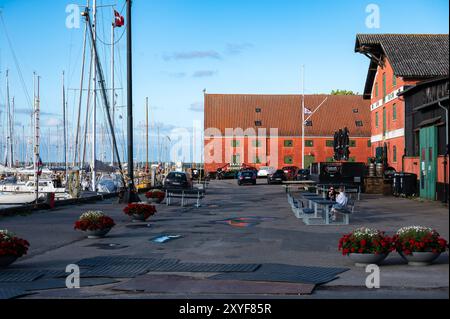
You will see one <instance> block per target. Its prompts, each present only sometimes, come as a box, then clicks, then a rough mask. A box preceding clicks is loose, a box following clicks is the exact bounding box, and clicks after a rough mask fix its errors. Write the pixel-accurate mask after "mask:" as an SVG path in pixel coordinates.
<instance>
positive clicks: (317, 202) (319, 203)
mask: <svg viewBox="0 0 450 319" xmlns="http://www.w3.org/2000/svg"><path fill="white" fill-rule="evenodd" d="M311 202H312V203H313V204H314V215H315V216H316V217H317V215H318V211H319V207H320V208H321V209H322V212H323V213H324V214H325V218H322V219H323V220H324V222H325V225H330V211H331V210H330V207H331V206H333V205H335V204H336V202H335V201H332V200H326V199H311Z"/></svg>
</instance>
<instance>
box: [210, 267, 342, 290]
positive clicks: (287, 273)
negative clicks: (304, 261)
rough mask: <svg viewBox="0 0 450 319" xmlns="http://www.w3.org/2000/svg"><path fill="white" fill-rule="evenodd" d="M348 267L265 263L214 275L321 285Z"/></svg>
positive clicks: (235, 278)
mask: <svg viewBox="0 0 450 319" xmlns="http://www.w3.org/2000/svg"><path fill="white" fill-rule="evenodd" d="M348 270H349V269H346V268H323V267H305V266H291V265H281V264H264V265H262V266H261V267H260V268H259V269H258V270H257V271H256V272H253V273H228V274H219V275H215V276H212V277H211V278H210V279H216V280H248V281H271V282H293V283H305V284H314V285H321V284H325V283H327V282H330V281H333V280H335V279H337V275H339V274H341V273H343V272H346V271H348Z"/></svg>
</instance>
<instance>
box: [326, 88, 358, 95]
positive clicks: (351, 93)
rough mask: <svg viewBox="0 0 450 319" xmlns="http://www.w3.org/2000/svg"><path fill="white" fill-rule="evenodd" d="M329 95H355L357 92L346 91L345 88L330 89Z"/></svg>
mask: <svg viewBox="0 0 450 319" xmlns="http://www.w3.org/2000/svg"><path fill="white" fill-rule="evenodd" d="M331 95H357V93H355V92H353V91H347V90H339V89H338V90H333V91H331Z"/></svg>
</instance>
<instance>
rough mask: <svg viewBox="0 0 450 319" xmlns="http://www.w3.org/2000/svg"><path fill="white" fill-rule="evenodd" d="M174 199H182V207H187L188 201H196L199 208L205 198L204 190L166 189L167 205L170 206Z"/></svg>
mask: <svg viewBox="0 0 450 319" xmlns="http://www.w3.org/2000/svg"><path fill="white" fill-rule="evenodd" d="M173 198H181V207H184V206H185V203H186V200H189V199H194V200H196V205H195V207H197V208H199V207H200V206H201V205H200V201H201V200H202V199H203V198H205V190H204V189H179V188H173V189H166V205H167V206H170V205H171V203H172V199H173Z"/></svg>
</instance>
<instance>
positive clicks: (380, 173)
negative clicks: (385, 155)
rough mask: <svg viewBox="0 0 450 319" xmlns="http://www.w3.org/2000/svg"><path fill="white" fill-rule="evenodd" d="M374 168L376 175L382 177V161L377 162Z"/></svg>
mask: <svg viewBox="0 0 450 319" xmlns="http://www.w3.org/2000/svg"><path fill="white" fill-rule="evenodd" d="M376 170H377V176H378V177H383V175H384V166H383V164H382V163H378V164H377V168H376Z"/></svg>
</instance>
